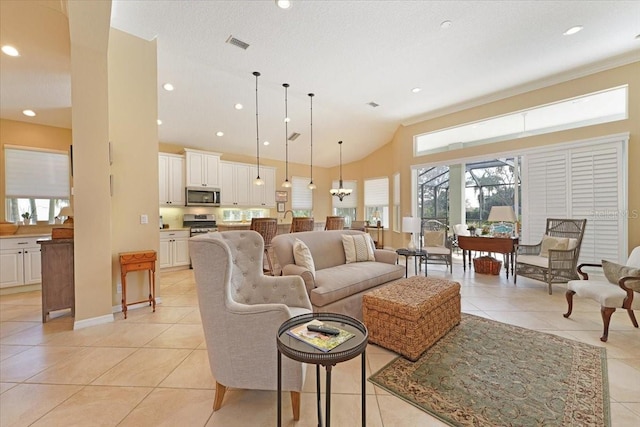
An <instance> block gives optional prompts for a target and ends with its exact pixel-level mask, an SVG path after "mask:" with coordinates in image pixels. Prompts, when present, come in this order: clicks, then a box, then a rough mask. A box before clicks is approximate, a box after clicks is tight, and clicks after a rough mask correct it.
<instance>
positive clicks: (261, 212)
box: [222, 209, 269, 222]
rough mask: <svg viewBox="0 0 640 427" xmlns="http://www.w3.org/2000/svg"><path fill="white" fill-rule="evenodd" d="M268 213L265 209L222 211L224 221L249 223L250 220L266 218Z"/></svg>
mask: <svg viewBox="0 0 640 427" xmlns="http://www.w3.org/2000/svg"><path fill="white" fill-rule="evenodd" d="M268 212H269V211H268V210H265V209H246V210H243V209H223V210H222V219H223V220H224V221H237V222H240V221H249V222H250V221H251V219H252V218H266V217H267V213H268Z"/></svg>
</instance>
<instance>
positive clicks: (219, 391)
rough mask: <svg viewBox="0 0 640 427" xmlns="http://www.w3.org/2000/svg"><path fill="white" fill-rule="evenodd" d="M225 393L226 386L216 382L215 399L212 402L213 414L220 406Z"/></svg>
mask: <svg viewBox="0 0 640 427" xmlns="http://www.w3.org/2000/svg"><path fill="white" fill-rule="evenodd" d="M226 391H227V386H226V385H222V384H220V383H219V382H217V381H216V398H215V400H214V401H213V412H215V411H217V410H218V409H220V407H221V406H222V399H224V393H225V392H226Z"/></svg>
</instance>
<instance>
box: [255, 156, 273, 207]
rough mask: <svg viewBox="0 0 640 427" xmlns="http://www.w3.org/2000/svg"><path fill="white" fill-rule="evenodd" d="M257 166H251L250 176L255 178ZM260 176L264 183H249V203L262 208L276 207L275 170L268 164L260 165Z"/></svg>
mask: <svg viewBox="0 0 640 427" xmlns="http://www.w3.org/2000/svg"><path fill="white" fill-rule="evenodd" d="M257 171H258V168H256V167H255V166H251V177H253V178H255V177H256V176H257V175H258V173H257ZM260 178H262V181H263V182H264V184H262V185H255V184H253V180H252V183H251V202H252V203H251V205H252V206H260V207H263V208H275V207H276V170H275V169H274V168H272V167H268V166H260Z"/></svg>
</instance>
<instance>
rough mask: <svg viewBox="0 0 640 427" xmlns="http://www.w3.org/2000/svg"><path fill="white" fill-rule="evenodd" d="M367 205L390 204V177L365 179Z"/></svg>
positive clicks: (365, 201)
mask: <svg viewBox="0 0 640 427" xmlns="http://www.w3.org/2000/svg"><path fill="white" fill-rule="evenodd" d="M364 205H365V206H389V178H377V179H367V180H365V181H364Z"/></svg>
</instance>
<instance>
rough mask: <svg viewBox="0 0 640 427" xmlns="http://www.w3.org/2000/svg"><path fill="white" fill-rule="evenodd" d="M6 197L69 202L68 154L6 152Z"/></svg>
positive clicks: (21, 150)
mask: <svg viewBox="0 0 640 427" xmlns="http://www.w3.org/2000/svg"><path fill="white" fill-rule="evenodd" d="M4 153H5V179H6V184H5V185H6V187H5V194H6V197H14V198H21V199H68V198H69V157H68V155H67V153H60V152H51V151H36V150H24V149H14V148H6V149H5V151H4Z"/></svg>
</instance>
